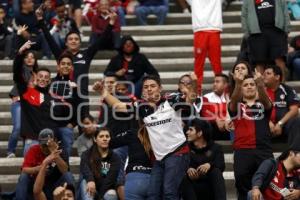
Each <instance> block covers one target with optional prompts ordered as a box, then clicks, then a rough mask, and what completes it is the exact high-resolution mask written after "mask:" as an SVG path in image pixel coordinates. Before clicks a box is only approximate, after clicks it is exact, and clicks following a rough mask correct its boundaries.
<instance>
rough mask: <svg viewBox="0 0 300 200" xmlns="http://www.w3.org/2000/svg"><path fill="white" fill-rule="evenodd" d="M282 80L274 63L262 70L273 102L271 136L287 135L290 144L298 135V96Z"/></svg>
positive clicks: (280, 72) (278, 68)
mask: <svg viewBox="0 0 300 200" xmlns="http://www.w3.org/2000/svg"><path fill="white" fill-rule="evenodd" d="M281 81H282V71H281V69H280V67H278V66H276V65H270V66H267V67H266V69H265V72H264V83H265V85H266V87H267V92H268V96H269V98H270V99H271V101H272V103H273V110H272V115H271V119H270V123H269V124H270V129H271V133H272V135H273V136H276V137H277V136H281V137H280V139H282V138H283V137H285V138H286V137H288V143H289V144H291V143H292V142H293V140H294V138H295V137H296V136H297V135H300V118H299V111H298V109H299V105H300V98H299V97H298V95H297V93H296V91H295V90H294V89H292V88H291V87H290V86H288V85H286V84H284V83H282V82H281Z"/></svg>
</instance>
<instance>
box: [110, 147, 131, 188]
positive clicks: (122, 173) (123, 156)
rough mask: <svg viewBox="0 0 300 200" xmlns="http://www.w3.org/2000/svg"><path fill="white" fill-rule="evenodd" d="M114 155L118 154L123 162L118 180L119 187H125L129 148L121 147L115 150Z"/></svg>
mask: <svg viewBox="0 0 300 200" xmlns="http://www.w3.org/2000/svg"><path fill="white" fill-rule="evenodd" d="M113 151H114V153H116V154H117V155H118V156H119V158H120V161H121V165H120V171H119V174H118V178H117V185H118V186H119V185H124V183H125V170H124V168H125V163H126V159H127V156H128V147H127V146H123V147H119V148H116V149H114V150H113Z"/></svg>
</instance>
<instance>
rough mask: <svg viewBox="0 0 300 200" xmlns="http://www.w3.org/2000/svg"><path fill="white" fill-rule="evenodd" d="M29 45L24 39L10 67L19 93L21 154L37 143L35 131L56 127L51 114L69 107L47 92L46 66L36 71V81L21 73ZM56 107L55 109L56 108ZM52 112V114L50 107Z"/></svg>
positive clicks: (48, 78)
mask: <svg viewBox="0 0 300 200" xmlns="http://www.w3.org/2000/svg"><path fill="white" fill-rule="evenodd" d="M31 45H32V42H31V41H27V42H26V43H25V44H24V45H23V46H22V47H21V48H20V49H19V51H18V53H17V55H16V58H15V61H14V68H13V72H14V73H13V79H14V82H15V84H16V87H17V89H18V92H19V95H20V104H21V110H22V112H21V136H22V137H23V139H24V143H25V145H24V155H25V154H26V152H27V150H28V149H29V147H30V146H32V145H33V144H37V143H38V141H37V138H38V133H39V132H40V131H41V130H42V129H44V128H51V129H53V130H55V129H57V128H58V127H59V123H58V121H56V120H54V119H53V118H52V116H60V115H61V114H63V115H64V114H65V112H68V111H69V109H68V107H63V106H58V107H56V105H57V104H56V103H58V104H59V105H63V104H62V101H61V100H60V99H56V98H54V97H52V96H51V94H50V93H49V85H50V81H51V79H50V71H49V69H48V68H39V69H38V70H37V72H36V80H35V82H36V84H35V85H29V84H28V81H27V80H26V79H25V78H24V77H23V74H24V72H23V60H24V56H25V55H24V52H25V51H26V50H28V49H29V48H30V47H31ZM55 107H56V108H59V109H56V108H55ZM52 108H55V109H53V111H54V112H53V113H52V114H53V115H51V109H52Z"/></svg>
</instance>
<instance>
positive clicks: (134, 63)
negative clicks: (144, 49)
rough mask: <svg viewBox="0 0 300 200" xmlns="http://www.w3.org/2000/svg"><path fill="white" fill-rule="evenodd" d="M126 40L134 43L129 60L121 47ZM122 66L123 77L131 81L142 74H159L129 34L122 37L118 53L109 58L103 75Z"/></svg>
mask: <svg viewBox="0 0 300 200" xmlns="http://www.w3.org/2000/svg"><path fill="white" fill-rule="evenodd" d="M127 40H130V41H132V43H133V44H134V50H133V51H132V52H131V55H132V59H131V61H130V62H127V61H126V60H125V58H124V54H125V53H124V52H123V47H124V45H125V42H126V41H127ZM122 68H125V69H126V73H125V79H126V80H128V81H132V82H133V83H135V82H137V81H138V80H139V79H140V78H141V77H142V76H143V75H144V74H149V75H157V76H159V74H158V72H157V70H156V69H155V68H154V66H153V65H152V64H151V63H150V62H149V60H148V59H147V57H146V56H145V55H144V54H142V53H140V47H139V46H138V44H137V43H136V42H135V41H134V39H133V38H132V37H131V36H124V37H123V38H122V40H121V45H120V49H119V53H118V54H117V55H116V56H114V57H113V58H112V59H111V60H110V62H109V64H108V66H107V67H106V69H105V71H104V75H114V74H115V73H116V72H117V71H118V70H120V69H122Z"/></svg>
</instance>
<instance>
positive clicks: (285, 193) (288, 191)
mask: <svg viewBox="0 0 300 200" xmlns="http://www.w3.org/2000/svg"><path fill="white" fill-rule="evenodd" d="M290 193H291V192H290V190H289V189H287V188H283V189H281V190H280V194H281V195H282V196H283V197H286V196H287V195H289V194H290Z"/></svg>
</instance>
